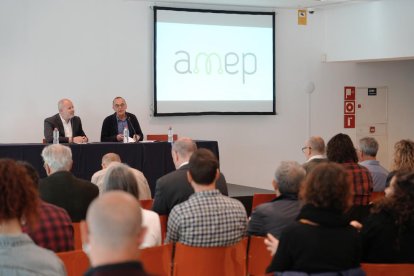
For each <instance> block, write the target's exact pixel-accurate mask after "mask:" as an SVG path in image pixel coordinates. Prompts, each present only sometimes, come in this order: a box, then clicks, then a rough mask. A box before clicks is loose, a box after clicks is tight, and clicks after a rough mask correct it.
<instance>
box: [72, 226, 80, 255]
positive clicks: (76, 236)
mask: <svg viewBox="0 0 414 276" xmlns="http://www.w3.org/2000/svg"><path fill="white" fill-rule="evenodd" d="M72 226H73V241H74V246H75V250H82V239H81V233H80V223H79V222H72Z"/></svg>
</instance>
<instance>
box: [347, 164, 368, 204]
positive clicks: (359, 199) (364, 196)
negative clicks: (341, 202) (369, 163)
mask: <svg viewBox="0 0 414 276" xmlns="http://www.w3.org/2000/svg"><path fill="white" fill-rule="evenodd" d="M342 165H343V166H344V168H345V169H346V171H347V172H348V175H349V177H350V178H351V181H352V185H353V188H354V205H368V204H369V201H370V197H371V192H372V187H373V185H374V184H373V182H372V177H371V174H370V172H369V171H368V169H367V168H365V167H364V166H361V165H359V164H357V163H342Z"/></svg>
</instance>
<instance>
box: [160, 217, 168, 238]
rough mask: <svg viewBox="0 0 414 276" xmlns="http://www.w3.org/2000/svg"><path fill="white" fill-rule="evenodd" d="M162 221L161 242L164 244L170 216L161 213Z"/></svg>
mask: <svg viewBox="0 0 414 276" xmlns="http://www.w3.org/2000/svg"><path fill="white" fill-rule="evenodd" d="M160 223H161V244H163V243H164V240H165V237H166V236H167V225H168V216H167V215H160Z"/></svg>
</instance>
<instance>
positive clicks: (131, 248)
mask: <svg viewBox="0 0 414 276" xmlns="http://www.w3.org/2000/svg"><path fill="white" fill-rule="evenodd" d="M141 224H142V215H141V207H140V206H139V203H138V201H137V200H136V198H134V197H133V196H132V195H130V194H128V193H126V192H123V191H110V192H107V193H105V194H103V195H102V196H100V197H99V198H97V199H96V200H94V201H93V202H92V204H91V206H90V207H89V209H88V213H87V216H86V222H85V221H83V222H81V234H82V242H83V246H84V250H85V252H86V253H87V254H88V256H89V259H90V262H91V268H90V269H89V270H88V271H87V272H86V273H85V275H86V276H97V275H100V276H101V275H105V276H110V275H137V276H147V275H148V274H147V273H146V272H145V271H144V268H143V266H142V264H141V262H139V261H138V254H139V250H138V248H139V245H140V244H141V242H142V240H143V238H144V236H145V229H144V228H142V226H141Z"/></svg>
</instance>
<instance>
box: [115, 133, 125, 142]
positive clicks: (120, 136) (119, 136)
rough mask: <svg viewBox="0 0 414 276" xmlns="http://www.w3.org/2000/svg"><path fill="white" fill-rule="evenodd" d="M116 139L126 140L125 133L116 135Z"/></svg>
mask: <svg viewBox="0 0 414 276" xmlns="http://www.w3.org/2000/svg"><path fill="white" fill-rule="evenodd" d="M116 140H117V141H118V142H121V141H124V135H123V134H118V135H117V136H116Z"/></svg>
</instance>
